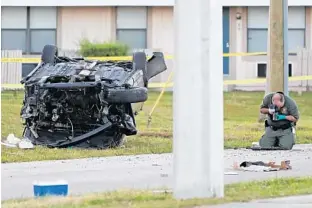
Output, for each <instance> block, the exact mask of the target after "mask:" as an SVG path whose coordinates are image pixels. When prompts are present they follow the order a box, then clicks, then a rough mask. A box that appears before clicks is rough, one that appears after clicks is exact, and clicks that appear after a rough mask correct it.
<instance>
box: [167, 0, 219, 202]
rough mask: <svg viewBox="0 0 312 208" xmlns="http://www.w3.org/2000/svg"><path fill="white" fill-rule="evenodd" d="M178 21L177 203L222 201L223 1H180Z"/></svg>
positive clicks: (176, 11) (175, 97)
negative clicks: (218, 198) (179, 201)
mask: <svg viewBox="0 0 312 208" xmlns="http://www.w3.org/2000/svg"><path fill="white" fill-rule="evenodd" d="M174 18H175V19H174V21H175V22H174V24H175V43H174V44H175V55H174V68H175V71H176V72H175V75H174V87H173V89H174V94H173V118H174V119H173V125H174V131H173V133H174V134H173V139H174V142H173V155H174V177H173V178H174V187H173V193H174V197H175V198H178V199H190V198H194V197H196V198H204V197H223V196H224V165H223V163H224V158H223V154H224V137H223V70H222V69H223V61H222V58H223V56H222V53H223V48H222V5H221V1H220V0H194V1H192V2H190V1H185V0H176V2H175V6H174Z"/></svg>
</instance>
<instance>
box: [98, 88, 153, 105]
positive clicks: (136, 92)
mask: <svg viewBox="0 0 312 208" xmlns="http://www.w3.org/2000/svg"><path fill="white" fill-rule="evenodd" d="M147 98H148V93H147V88H145V87H134V88H128V89H127V88H117V89H108V90H107V91H106V93H105V97H104V99H105V101H107V102H108V103H116V104H118V103H140V102H145V101H146V100H147Z"/></svg>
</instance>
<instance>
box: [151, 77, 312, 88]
mask: <svg viewBox="0 0 312 208" xmlns="http://www.w3.org/2000/svg"><path fill="white" fill-rule="evenodd" d="M288 80H289V81H291V82H293V81H304V80H312V76H296V77H289V79H288ZM265 82H266V79H263V78H262V79H242V80H224V81H223V84H224V85H237V84H239V85H244V84H261V83H265ZM164 87H166V88H169V87H173V82H170V83H154V82H152V83H149V84H148V88H164Z"/></svg>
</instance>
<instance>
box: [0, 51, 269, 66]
mask: <svg viewBox="0 0 312 208" xmlns="http://www.w3.org/2000/svg"><path fill="white" fill-rule="evenodd" d="M266 54H267V53H266V52H255V53H224V54H223V56H224V57H233V56H258V55H266ZM85 59H86V60H99V61H128V60H132V56H107V57H85ZM165 59H173V56H172V55H168V56H165ZM40 61H41V58H1V62H2V63H39V62H40Z"/></svg>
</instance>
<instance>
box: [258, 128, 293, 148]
mask: <svg viewBox="0 0 312 208" xmlns="http://www.w3.org/2000/svg"><path fill="white" fill-rule="evenodd" d="M294 144H295V135H294V132H293V130H292V127H291V128H288V129H284V130H283V129H278V130H276V131H274V130H273V129H272V128H271V127H265V133H264V135H263V136H262V137H261V139H260V141H259V145H260V146H261V147H263V148H271V147H281V148H283V149H292V147H293V145H294Z"/></svg>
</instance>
